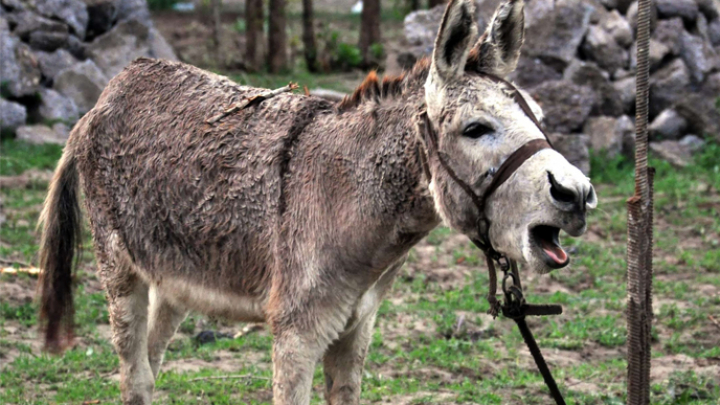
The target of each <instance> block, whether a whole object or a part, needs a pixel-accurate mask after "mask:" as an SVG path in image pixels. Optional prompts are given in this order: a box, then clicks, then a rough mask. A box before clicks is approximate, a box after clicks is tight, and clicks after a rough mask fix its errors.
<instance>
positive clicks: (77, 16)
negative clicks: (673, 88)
mask: <svg viewBox="0 0 720 405" xmlns="http://www.w3.org/2000/svg"><path fill="white" fill-rule="evenodd" d="M32 2H33V5H34V8H35V9H36V10H38V12H39V13H40V14H42V15H44V16H45V17H50V18H57V19H59V20H60V21H64V22H65V23H66V24H67V25H69V26H70V28H72V30H73V32H74V33H75V35H77V36H78V37H79V38H80V39H83V38H85V31H86V29H87V25H88V20H89V16H88V11H87V7H86V6H85V3H84V2H83V1H82V0H32Z"/></svg>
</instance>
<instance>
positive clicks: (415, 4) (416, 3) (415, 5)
mask: <svg viewBox="0 0 720 405" xmlns="http://www.w3.org/2000/svg"><path fill="white" fill-rule="evenodd" d="M407 4H408V5H407V6H408V7H409V8H410V11H415V10H419V9H420V0H408V2H407Z"/></svg>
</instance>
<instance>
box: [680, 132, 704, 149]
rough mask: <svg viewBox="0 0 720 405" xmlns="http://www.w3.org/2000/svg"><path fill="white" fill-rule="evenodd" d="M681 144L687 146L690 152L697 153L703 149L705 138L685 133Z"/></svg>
mask: <svg viewBox="0 0 720 405" xmlns="http://www.w3.org/2000/svg"><path fill="white" fill-rule="evenodd" d="M678 143H679V144H680V146H683V147H686V148H688V149H689V150H690V153H696V152H699V151H700V150H702V147H703V146H705V140H704V139H702V138H700V137H699V136H697V135H692V134H690V135H685V136H684V137H683V139H681V140H680V142H678Z"/></svg>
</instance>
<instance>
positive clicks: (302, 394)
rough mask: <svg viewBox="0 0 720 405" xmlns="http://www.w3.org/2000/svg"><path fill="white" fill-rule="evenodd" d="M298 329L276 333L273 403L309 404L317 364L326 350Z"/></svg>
mask: <svg viewBox="0 0 720 405" xmlns="http://www.w3.org/2000/svg"><path fill="white" fill-rule="evenodd" d="M318 343H319V342H317V341H312V338H311V337H310V336H308V334H306V333H298V331H297V330H296V329H294V328H292V329H287V330H284V331H282V332H280V333H275V336H274V342H273V404H274V405H307V404H309V403H310V397H311V394H312V380H313V374H314V373H315V365H316V364H317V362H318V360H319V358H320V356H321V355H322V353H323V352H324V351H325V349H326V345H318Z"/></svg>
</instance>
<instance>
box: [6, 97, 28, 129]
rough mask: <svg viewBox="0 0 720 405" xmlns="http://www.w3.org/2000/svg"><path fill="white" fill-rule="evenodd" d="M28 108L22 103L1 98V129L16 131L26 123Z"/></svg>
mask: <svg viewBox="0 0 720 405" xmlns="http://www.w3.org/2000/svg"><path fill="white" fill-rule="evenodd" d="M26 120H27V110H26V109H25V106H23V105H22V104H18V103H14V102H12V101H7V100H3V99H1V98H0V131H3V132H5V131H9V132H14V131H15V130H16V129H17V128H18V127H20V126H22V125H25V121H26Z"/></svg>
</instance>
